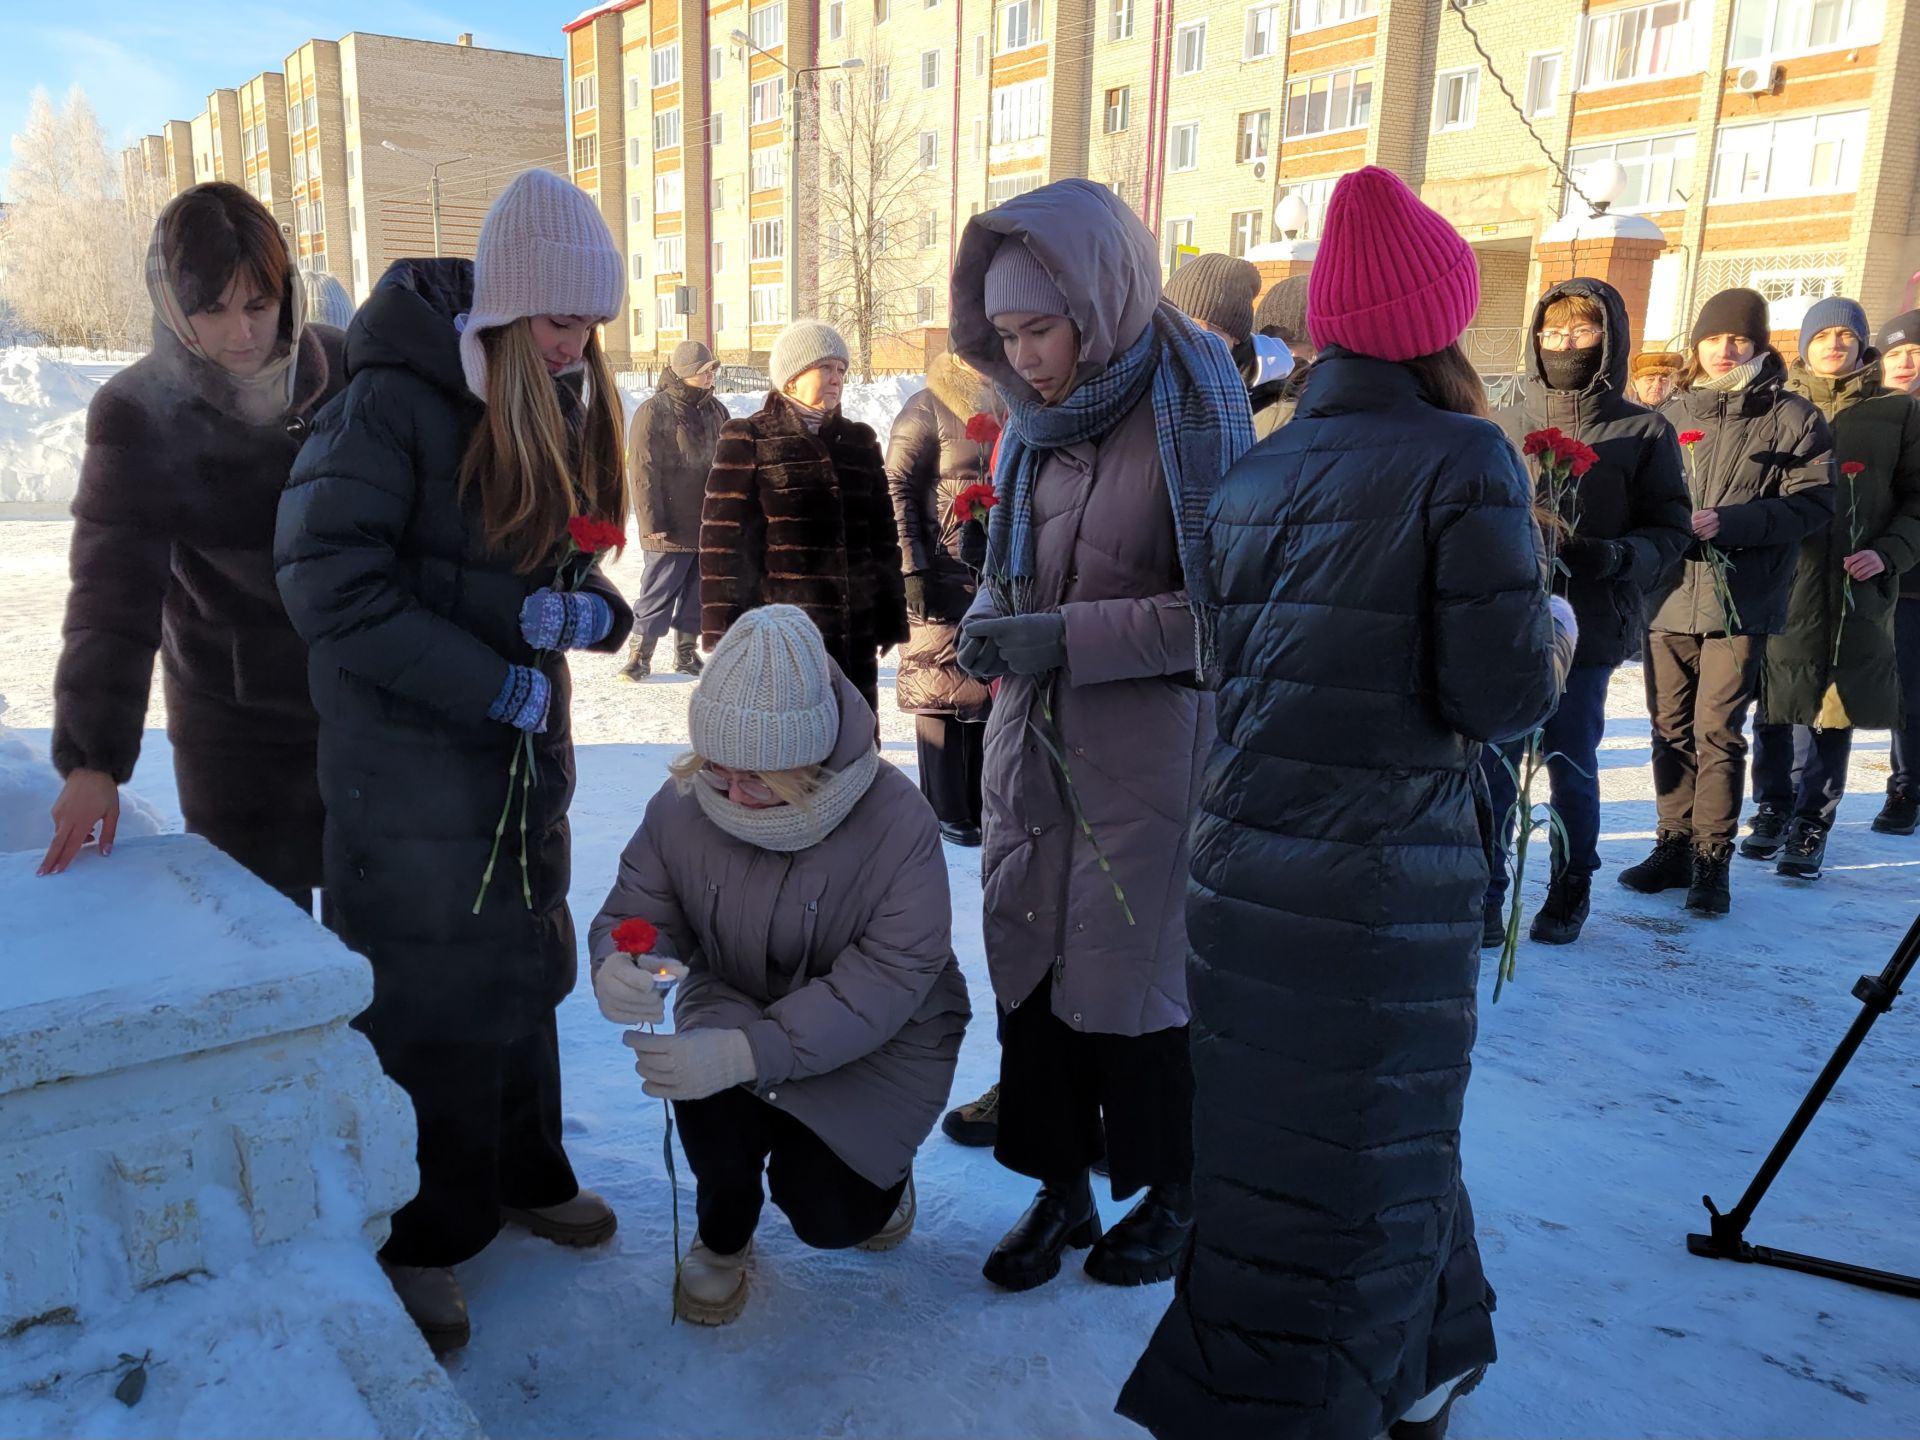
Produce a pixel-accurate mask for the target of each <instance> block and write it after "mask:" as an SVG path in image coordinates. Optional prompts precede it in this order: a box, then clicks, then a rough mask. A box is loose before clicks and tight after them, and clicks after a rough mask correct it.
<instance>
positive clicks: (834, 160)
mask: <svg viewBox="0 0 1920 1440" xmlns="http://www.w3.org/2000/svg"><path fill="white" fill-rule="evenodd" d="M846 183H847V167H846V165H845V164H844V163H842V161H841V159H840V157H839V156H838V155H829V156H828V157H827V184H829V185H831V186H832V187H833V188H834V189H836V190H838V189H839V188H840V187H841V186H842V185H844V184H846Z"/></svg>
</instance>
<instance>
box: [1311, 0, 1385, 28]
mask: <svg viewBox="0 0 1920 1440" xmlns="http://www.w3.org/2000/svg"><path fill="white" fill-rule="evenodd" d="M1379 13H1380V0H1293V33H1294V34H1296V35H1298V34H1299V33H1300V32H1301V31H1303V30H1320V29H1324V28H1325V27H1326V26H1328V25H1344V24H1346V23H1347V21H1349V20H1358V19H1361V18H1362V17H1364V16H1367V15H1378V14H1379Z"/></svg>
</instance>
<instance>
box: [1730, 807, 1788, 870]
mask: <svg viewBox="0 0 1920 1440" xmlns="http://www.w3.org/2000/svg"><path fill="white" fill-rule="evenodd" d="M1787 818H1788V816H1787V808H1786V806H1784V805H1762V806H1761V807H1760V808H1759V809H1758V810H1756V811H1754V812H1753V824H1752V825H1751V826H1749V827H1748V829H1749V831H1750V832H1751V833H1749V834H1748V836H1747V838H1746V839H1744V840H1742V841H1741V842H1740V853H1741V854H1742V855H1744V856H1746V857H1747V859H1749V860H1771V859H1773V857H1774V856H1776V855H1778V854H1779V853H1780V847H1781V846H1782V845H1784V844H1785V843H1786V840H1787Z"/></svg>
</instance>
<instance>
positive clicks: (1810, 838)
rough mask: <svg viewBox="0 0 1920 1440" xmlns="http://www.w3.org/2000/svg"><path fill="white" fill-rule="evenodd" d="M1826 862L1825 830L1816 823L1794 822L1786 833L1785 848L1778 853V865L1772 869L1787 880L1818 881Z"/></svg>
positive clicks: (1807, 821)
mask: <svg viewBox="0 0 1920 1440" xmlns="http://www.w3.org/2000/svg"><path fill="white" fill-rule="evenodd" d="M1826 860H1827V832H1826V830H1825V829H1824V828H1822V827H1821V825H1820V824H1819V823H1818V822H1817V821H1813V820H1795V821H1794V822H1793V828H1792V829H1791V830H1789V831H1788V832H1787V844H1786V848H1785V849H1783V850H1782V851H1781V852H1780V863H1779V864H1778V865H1776V866H1774V867H1773V869H1774V873H1775V874H1776V875H1785V876H1786V877H1787V878H1788V879H1789V880H1818V879H1819V878H1820V867H1821V866H1822V865H1824V864H1825V863H1826Z"/></svg>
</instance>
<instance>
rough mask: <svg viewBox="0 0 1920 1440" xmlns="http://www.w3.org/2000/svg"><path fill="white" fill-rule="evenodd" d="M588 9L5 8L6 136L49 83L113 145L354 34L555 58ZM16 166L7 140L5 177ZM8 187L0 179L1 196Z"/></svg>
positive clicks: (203, 3)
mask: <svg viewBox="0 0 1920 1440" xmlns="http://www.w3.org/2000/svg"><path fill="white" fill-rule="evenodd" d="M586 5H587V0H560V3H558V4H555V3H552V0H309V3H303V4H300V5H280V4H271V3H258V0H255V3H244V0H171V3H167V4H154V3H151V0H0V10H4V11H6V12H7V14H6V17H5V19H4V20H0V137H5V138H6V139H7V140H8V141H9V142H10V141H11V138H12V136H13V135H14V134H15V133H16V132H18V131H19V129H20V127H21V126H22V125H23V124H24V123H25V122H26V118H27V104H28V99H29V97H30V96H31V95H32V93H33V89H34V87H35V86H36V85H40V86H45V87H46V89H47V91H48V93H49V94H51V95H52V97H53V100H54V103H55V104H56V105H58V104H59V103H60V102H61V100H62V99H63V98H64V96H65V95H66V93H67V90H68V89H69V88H70V87H71V86H73V85H74V84H76V83H77V84H79V85H80V86H81V87H82V88H84V89H85V90H86V92H87V95H88V97H89V98H90V99H91V100H92V101H93V105H94V109H96V110H97V111H98V112H99V114H100V122H101V124H102V125H103V126H104V127H105V128H106V132H107V138H108V140H109V141H110V142H112V143H113V144H114V145H115V146H116V147H117V146H119V145H123V144H126V143H127V142H128V141H130V140H131V139H132V138H133V137H135V136H138V135H144V134H146V133H148V132H150V131H156V130H158V129H159V127H160V125H161V123H162V122H163V121H166V120H191V119H192V118H193V117H194V116H195V115H198V114H199V113H200V112H201V111H202V110H203V109H205V108H206V104H207V93H208V92H209V91H211V90H216V89H219V88H221V87H222V86H231V85H238V84H241V83H243V82H244V81H247V80H250V79H252V78H253V77H254V76H255V75H258V74H259V73H260V72H261V71H262V70H278V69H279V68H280V67H281V65H282V64H283V63H284V62H285V60H286V57H287V55H288V53H289V52H291V51H293V50H294V49H296V48H298V47H299V46H300V45H301V44H302V43H303V42H304V41H307V40H311V39H314V38H315V37H318V38H320V39H323V40H337V39H339V38H340V37H341V36H342V35H344V34H346V33H347V32H348V31H350V30H370V31H374V32H376V33H378V34H382V35H405V36H408V37H411V38H414V39H420V40H444V41H452V40H453V38H454V37H455V36H456V35H458V34H459V33H460V32H461V31H463V30H471V31H472V32H473V43H474V44H476V45H482V46H487V47H490V48H492V49H497V50H527V51H531V52H533V53H535V54H540V55H558V54H559V53H560V44H561V41H562V39H563V38H564V37H563V36H562V35H561V33H560V27H561V26H562V25H564V24H566V23H567V21H569V20H571V19H572V18H573V17H574V16H575V15H577V14H579V13H580V11H581V10H583V9H585V8H586ZM12 163H13V151H12V147H11V144H10V143H9V144H8V145H7V146H6V147H5V149H4V151H0V172H3V171H4V169H5V167H7V166H9V165H11V164H12ZM5 195H6V179H5V176H4V173H0V198H4V197H5Z"/></svg>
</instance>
